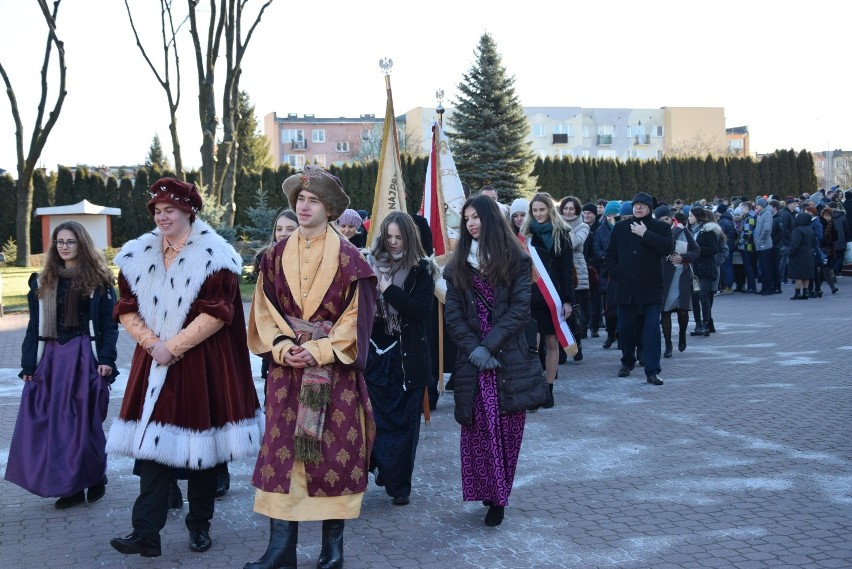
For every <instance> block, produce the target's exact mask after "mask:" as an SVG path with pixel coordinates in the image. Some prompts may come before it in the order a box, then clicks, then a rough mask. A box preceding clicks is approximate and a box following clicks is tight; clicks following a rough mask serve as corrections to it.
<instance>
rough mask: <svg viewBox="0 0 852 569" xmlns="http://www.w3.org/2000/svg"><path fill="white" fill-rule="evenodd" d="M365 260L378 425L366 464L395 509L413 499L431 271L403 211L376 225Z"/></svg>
mask: <svg viewBox="0 0 852 569" xmlns="http://www.w3.org/2000/svg"><path fill="white" fill-rule="evenodd" d="M367 261H368V262H369V263H370V266H371V267H373V271H374V272H375V273H376V276H377V277H378V278H379V282H378V288H379V292H380V296H379V302H378V310H376V318H375V320H374V321H373V329H372V332H371V334H370V352H369V354H368V356H367V368H366V370H365V373H364V379H365V380H366V382H367V390H368V392H369V394H370V402H371V403H372V406H373V416H374V417H375V420H376V440H375V443H374V445H373V453H372V457H371V460H370V464H371V470H372V471H373V472H375V473H376V483H377V484H378V485H379V486H384V487H385V491H386V492H387V493H388V495H389V496H391V497H392V498H393V504H394V505H396V506H404V505H407V504H408V503H409V499H410V498H409V496H410V495H411V477H412V473H413V471H414V458H415V455H416V453H417V441H418V439H419V437H420V410H421V409H422V404H423V393H424V389H425V388H426V383H427V381H429V380H430V379H431V377H432V372H431V357H430V355H429V345H428V343H427V341H426V338H427V333H426V331H427V328H428V319H429V315H430V313H431V308H432V299H433V298H434V296H435V280H434V278H435V276H436V275H437V267H436V266H435V265H434V263H433V262H432V261H430V260H429V259H428V258H426V253H425V252H424V251H423V247H422V245H421V241H420V234H419V231H418V229H417V226H416V225H415V223H414V220H412V219H411V216H410V215H408V214H407V213H405V212H393V213H390V214H389V215H388V216H387V217H386V218H385V219H384V220H383V221H382V225H381V228H380V232H379V234H378V236H377V238H376V240H375V243H374V245H373V248H372V250H371V251H370V254H369V256H368V257H367Z"/></svg>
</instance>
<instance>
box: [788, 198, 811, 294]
mask: <svg viewBox="0 0 852 569" xmlns="http://www.w3.org/2000/svg"><path fill="white" fill-rule="evenodd" d="M814 241H815V238H814V232H813V230H812V229H811V216H810V215H809V214H807V213H800V214H798V215H797V216H796V226H795V227H794V228H793V236H792V238H791V239H790V262H789V263H787V278H790V279H799V280H810V279H812V278H814Z"/></svg>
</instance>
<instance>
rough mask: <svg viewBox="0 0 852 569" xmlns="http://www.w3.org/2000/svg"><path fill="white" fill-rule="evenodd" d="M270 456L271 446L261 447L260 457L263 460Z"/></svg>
mask: <svg viewBox="0 0 852 569" xmlns="http://www.w3.org/2000/svg"><path fill="white" fill-rule="evenodd" d="M268 454H269V446H267V445H265V444H264V445H260V456H262V457H263V458H266V456H267V455H268Z"/></svg>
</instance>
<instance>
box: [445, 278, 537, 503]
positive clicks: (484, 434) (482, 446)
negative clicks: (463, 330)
mask: <svg viewBox="0 0 852 569" xmlns="http://www.w3.org/2000/svg"><path fill="white" fill-rule="evenodd" d="M473 286H474V289H475V290H476V292H477V295H476V296H477V298H476V308H477V313H478V315H479V324H480V330H481V332H482V337H483V338H484V337H485V335H486V334H488V332H490V331H491V328H492V325H491V321H490V320H491V318H490V311H489V308H488V304H490V305H492V306H493V304H494V290H493V289H492V288H491V286H490V285H489V284H488V283H487V282H485V281H484V280H482V279H481V278H480V277H479V276H478V275H476V274H474V277H473ZM480 297H482V298H484V299H485V301H487V302H488V304H486V302H484V301H483V300H481V298H480ZM477 379H478V380H479V394H478V395H477V397H476V400H475V401H474V406H473V423H472V424H471V425H462V428H461V445H460V446H461V470H462V495H463V497H464V499H465V500H466V501H480V500H482V501H487V502H491V503H492V504H494V505H496V506H506V505H508V503H509V494H510V493H511V492H512V483H513V482H514V480H515V468H516V467H517V465H518V455H519V454H520V452H521V441H522V440H523V438H524V423H525V421H526V413H524V412H520V413H511V414H508V415H503V416H501V415H500V410H499V405H498V399H497V373H496V372H495V371H494V370H486V371H481V372H479V375H478V377H477Z"/></svg>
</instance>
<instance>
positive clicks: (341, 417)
mask: <svg viewBox="0 0 852 569" xmlns="http://www.w3.org/2000/svg"><path fill="white" fill-rule="evenodd" d="M331 420H332V421H334V422H335V423H337V426H338V427H339V426H340V423H342V422H343V421H345V420H346V414H345V413H343V411H341V410H340V409H335V410H334V413H332V414H331Z"/></svg>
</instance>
